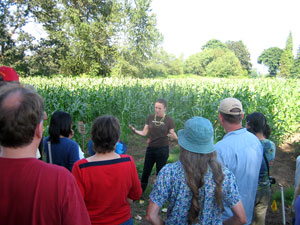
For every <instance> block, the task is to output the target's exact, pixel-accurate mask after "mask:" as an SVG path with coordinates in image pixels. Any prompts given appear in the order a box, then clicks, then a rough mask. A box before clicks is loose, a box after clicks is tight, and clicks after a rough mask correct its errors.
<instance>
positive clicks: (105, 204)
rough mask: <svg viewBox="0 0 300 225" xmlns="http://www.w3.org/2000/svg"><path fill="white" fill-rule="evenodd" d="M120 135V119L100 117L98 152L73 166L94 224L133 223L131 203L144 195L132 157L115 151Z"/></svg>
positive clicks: (94, 135) (96, 135) (96, 133)
mask: <svg viewBox="0 0 300 225" xmlns="http://www.w3.org/2000/svg"><path fill="white" fill-rule="evenodd" d="M119 138H120V124H119V121H118V119H117V118H115V117H113V116H101V117H98V118H97V119H95V121H94V122H93V126H92V140H93V143H94V151H95V152H96V154H95V155H93V156H91V157H89V158H86V159H82V160H79V161H77V162H76V163H75V164H74V166H73V170H72V172H73V174H74V176H75V178H76V181H77V183H78V186H79V189H80V190H81V194H82V196H83V198H84V201H85V204H86V207H87V209H88V212H89V215H90V218H91V221H92V224H93V225H96V224H97V225H98V224H103V225H104V224H106V225H119V224H126V225H129V224H133V221H132V219H131V213H130V203H131V202H132V200H138V199H140V197H141V195H142V188H141V184H140V181H139V178H138V174H137V170H136V166H135V163H134V161H133V159H132V157H131V156H129V155H122V154H117V153H116V152H115V147H116V144H117V142H118V141H119Z"/></svg>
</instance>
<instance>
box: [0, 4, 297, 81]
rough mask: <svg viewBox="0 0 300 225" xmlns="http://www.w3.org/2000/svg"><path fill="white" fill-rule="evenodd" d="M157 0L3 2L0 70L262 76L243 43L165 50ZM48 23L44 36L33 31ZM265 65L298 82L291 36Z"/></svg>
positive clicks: (267, 55)
mask: <svg viewBox="0 0 300 225" xmlns="http://www.w3.org/2000/svg"><path fill="white" fill-rule="evenodd" d="M151 1H152V0H106V1H103V0H93V1H91V0H47V1H45V0H3V1H1V2H0V40H1V43H0V65H5V66H11V67H13V68H14V69H16V70H17V72H18V73H20V74H21V75H22V76H35V75H42V76H51V75H54V74H63V75H88V76H134V77H155V76H163V75H167V74H173V75H177V74H183V73H185V74H197V75H199V76H217V77H227V76H250V75H251V74H252V75H253V74H254V73H255V71H253V69H252V64H251V62H250V53H249V51H248V49H247V47H246V46H245V44H244V43H243V42H242V41H227V42H225V43H222V42H221V41H219V40H216V39H212V40H209V41H208V42H207V43H206V44H204V45H203V46H202V48H201V49H200V50H199V53H196V54H194V55H191V56H190V57H188V58H187V59H186V60H184V59H183V57H179V58H178V57H176V56H175V55H173V54H169V53H167V52H166V51H165V50H164V49H163V48H161V43H162V41H163V37H162V34H161V33H160V32H159V30H158V29H157V21H156V16H155V15H154V14H153V13H152V11H151ZM28 23H36V24H41V25H42V27H43V30H44V33H45V36H46V37H45V38H36V37H34V36H33V35H30V34H29V32H28V31H26V29H25V27H26V25H27V24H28ZM258 63H261V64H264V65H266V66H267V67H268V68H269V75H270V76H276V75H280V76H284V77H299V76H300V75H299V74H300V48H299V50H298V54H297V56H296V57H295V58H294V56H293V43H292V34H291V33H290V35H289V38H288V40H287V43H286V47H285V49H280V48H277V47H274V48H269V49H266V50H264V51H263V53H262V54H261V55H260V56H259V58H258Z"/></svg>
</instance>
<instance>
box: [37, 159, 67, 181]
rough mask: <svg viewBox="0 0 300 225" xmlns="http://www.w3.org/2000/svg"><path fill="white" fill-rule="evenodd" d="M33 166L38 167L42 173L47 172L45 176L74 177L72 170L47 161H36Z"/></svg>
mask: <svg viewBox="0 0 300 225" xmlns="http://www.w3.org/2000/svg"><path fill="white" fill-rule="evenodd" d="M32 166H34V167H36V169H38V171H39V172H40V173H42V174H45V177H48V178H49V177H57V176H59V177H61V176H63V177H65V178H66V179H67V178H68V177H70V176H71V177H72V174H71V173H70V171H68V170H67V169H66V168H65V167H62V166H58V165H54V164H50V163H45V162H43V161H41V160H37V161H36V162H35V163H33V164H32Z"/></svg>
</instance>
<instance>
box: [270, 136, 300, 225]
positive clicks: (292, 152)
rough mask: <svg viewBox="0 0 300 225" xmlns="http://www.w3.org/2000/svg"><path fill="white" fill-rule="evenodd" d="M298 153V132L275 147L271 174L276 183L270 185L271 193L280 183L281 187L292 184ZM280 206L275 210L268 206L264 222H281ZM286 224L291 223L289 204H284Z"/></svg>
mask: <svg viewBox="0 0 300 225" xmlns="http://www.w3.org/2000/svg"><path fill="white" fill-rule="evenodd" d="M299 154H300V134H297V135H295V136H293V137H292V138H291V139H290V140H289V141H287V142H286V143H285V144H283V145H281V146H279V147H278V148H277V152H276V157H275V161H274V164H273V166H272V169H271V175H272V176H273V177H274V178H275V179H276V181H277V183H276V184H275V185H273V187H272V193H274V192H276V191H279V190H280V186H279V184H281V185H282V186H283V189H286V188H287V187H293V186H294V178H295V169H296V158H297V156H298V155H299ZM282 217H283V216H282V208H281V207H278V210H277V211H276V212H273V211H272V210H271V208H270V207H269V208H268V211H267V216H266V224H267V225H268V224H270V225H279V224H283V219H282ZM285 218H286V224H287V225H290V224H292V223H291V220H292V218H291V209H290V206H287V205H285Z"/></svg>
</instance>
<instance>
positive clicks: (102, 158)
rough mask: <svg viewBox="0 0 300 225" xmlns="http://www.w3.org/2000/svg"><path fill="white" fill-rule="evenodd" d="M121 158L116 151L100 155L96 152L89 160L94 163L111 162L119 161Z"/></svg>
mask: <svg viewBox="0 0 300 225" xmlns="http://www.w3.org/2000/svg"><path fill="white" fill-rule="evenodd" d="M119 158H121V157H120V155H119V154H117V153H116V152H115V151H112V152H107V153H98V152H96V154H95V155H93V156H91V157H89V158H87V160H88V161H89V162H93V161H105V160H111V159H119Z"/></svg>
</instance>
